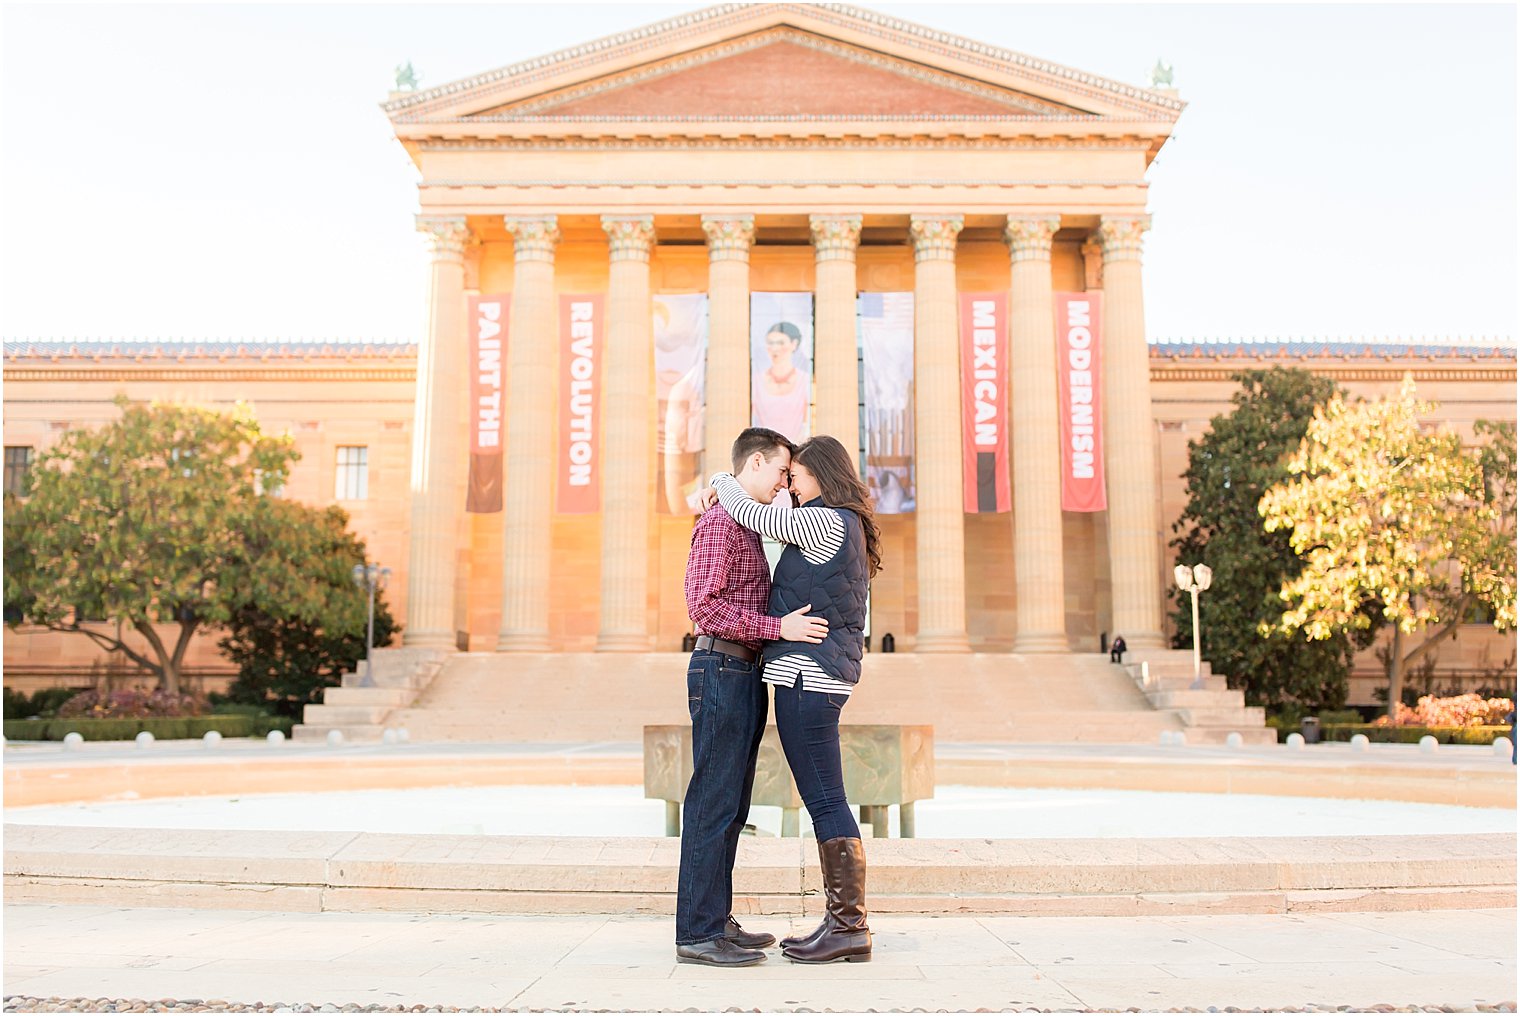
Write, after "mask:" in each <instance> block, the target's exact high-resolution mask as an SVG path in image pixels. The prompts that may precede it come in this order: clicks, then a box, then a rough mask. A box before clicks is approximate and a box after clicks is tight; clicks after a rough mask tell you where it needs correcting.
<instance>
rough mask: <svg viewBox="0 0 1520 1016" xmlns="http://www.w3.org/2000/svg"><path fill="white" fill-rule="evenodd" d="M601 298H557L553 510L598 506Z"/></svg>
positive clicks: (586, 509) (573, 511) (584, 510)
mask: <svg viewBox="0 0 1520 1016" xmlns="http://www.w3.org/2000/svg"><path fill="white" fill-rule="evenodd" d="M602 320H603V319H602V296H601V294H600V293H587V294H583V295H579V296H575V295H571V294H564V295H562V296H561V297H560V298H559V336H560V344H559V407H560V408H559V459H558V460H557V463H556V468H555V472H556V473H558V475H559V481H558V484H557V486H558V488H559V490H558V496H557V497H556V498H555V505H556V510H557V511H558V512H559V513H560V514H561V515H586V514H590V513H592V512H597V511H600V510H601V507H602V497H601V493H602V470H601V463H600V462H599V461H598V457H599V456H600V455H601V451H602V448H601V442H599V441H598V440H597V439H596V433H597V419H596V414H597V411H598V407H599V406H600V404H601V398H600V395H601V392H600V391H598V387H597V386H598V385H600V384H601V376H602V371H601V360H602V349H603V344H602Z"/></svg>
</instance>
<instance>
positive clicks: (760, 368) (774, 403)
mask: <svg viewBox="0 0 1520 1016" xmlns="http://www.w3.org/2000/svg"><path fill="white" fill-rule="evenodd" d="M749 338H750V379H751V383H750V389H751V390H750V425H751V426H754V427H769V428H770V429H771V430H774V431H777V432H778V433H781V434H784V435H786V436H787V437H788V438H790V439H791V440H792V441H794V442H796V443H798V444H801V443H802V442H803V441H806V440H807V439H808V437H809V436H810V435H811V434H812V419H813V294H812V293H751V294H750V296H749Z"/></svg>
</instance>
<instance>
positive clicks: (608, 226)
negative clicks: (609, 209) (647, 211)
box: [602, 215, 654, 262]
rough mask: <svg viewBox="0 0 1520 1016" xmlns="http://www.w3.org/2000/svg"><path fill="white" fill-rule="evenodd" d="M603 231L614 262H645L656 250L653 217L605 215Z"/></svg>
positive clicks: (603, 217)
mask: <svg viewBox="0 0 1520 1016" xmlns="http://www.w3.org/2000/svg"><path fill="white" fill-rule="evenodd" d="M602 229H603V230H605V231H606V233H607V248H608V251H609V252H610V258H611V260H613V261H645V262H647V261H648V260H649V253H650V251H652V250H653V249H654V216H653V215H604V216H602Z"/></svg>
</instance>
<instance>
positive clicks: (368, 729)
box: [291, 646, 449, 742]
mask: <svg viewBox="0 0 1520 1016" xmlns="http://www.w3.org/2000/svg"><path fill="white" fill-rule="evenodd" d="M448 656H449V654H448V652H447V651H446V650H443V649H418V648H415V647H410V646H403V647H400V648H396V649H376V650H375V657H374V664H375V674H374V682H375V683H374V687H371V688H365V687H361V685H360V683H359V682H360V681H361V680H363V677H362V675H363V673H364V662H363V661H362V660H361V661H360V662H359V669H358V672H357V673H352V674H344V675H343V683H342V685H340V686H339V687H336V688H327V689H324V690H323V693H322V704H321V705H309V706H307V707H306V709H305V710H304V711H303V713H302V716H301V722H300V723H299V724H297V725H296V726H295V728H294V729H293V730H292V731H291V737H292V739H293V740H296V741H307V742H310V741H324V740H326V739H327V735H328V733H329V732H330V731H334V730H336V731H338V732H339V733H341V734H342V735H343V740H345V741H358V742H365V741H379V740H381V738H382V737H383V736H384V733H385V729H386V728H387V727H389V726H396V724H394V723H392V722H390V720H391V717H392V715H393V714H394V713H395V712H396V711H397V710H399V709H405V708H406V707H408V706H410V705H411V704H412V703H413V702H415V701H416V700H417V697H418V696H419V695H421V694H422V692H423V691H425V690H426V689H427V687H428V685H430V684H432V682H433V678H435V677H436V676H437V675H438V671H439V670H440V669H441V668H442V667H443V662H444V660H446V659H447V658H448Z"/></svg>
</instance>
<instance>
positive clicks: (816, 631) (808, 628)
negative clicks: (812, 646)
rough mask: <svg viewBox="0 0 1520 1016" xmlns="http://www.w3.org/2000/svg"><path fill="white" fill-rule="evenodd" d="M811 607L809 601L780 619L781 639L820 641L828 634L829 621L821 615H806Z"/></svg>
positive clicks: (785, 640) (786, 640)
mask: <svg viewBox="0 0 1520 1016" xmlns="http://www.w3.org/2000/svg"><path fill="white" fill-rule="evenodd" d="M812 609H813V605H812V604H811V603H809V604H808V605H807V606H805V607H798V608H797V609H796V610H794V611H792V612H791V613H790V614H788V615H786V616H785V617H783V618H782V619H781V639H782V641H784V642H815V643H816V642H822V641H823V640H824V639H825V638H827V637H828V634H829V622H828V620H827V619H826V618H822V617H808V616H807V612H808V611H810V610H812Z"/></svg>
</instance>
